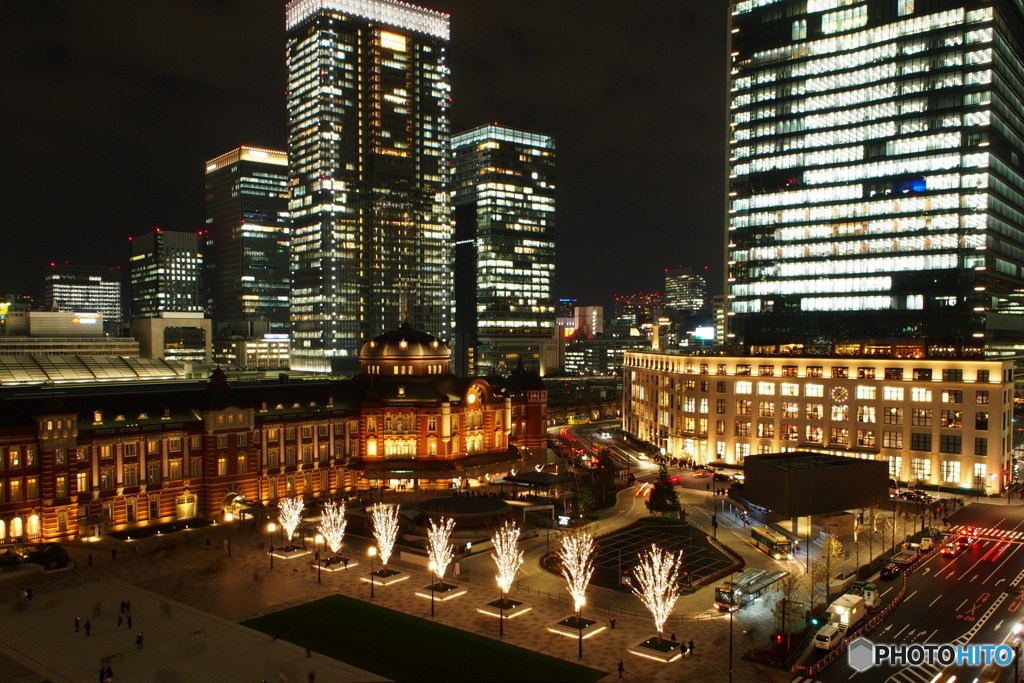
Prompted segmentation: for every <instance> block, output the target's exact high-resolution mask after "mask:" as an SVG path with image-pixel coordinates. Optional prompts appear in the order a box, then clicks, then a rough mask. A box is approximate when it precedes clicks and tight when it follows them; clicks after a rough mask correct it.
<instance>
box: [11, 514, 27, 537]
mask: <svg viewBox="0 0 1024 683" xmlns="http://www.w3.org/2000/svg"><path fill="white" fill-rule="evenodd" d="M24 534H25V531H24V529H22V523H21V517H15V518H14V519H12V520H11V539H12V540H14V539H18V538H21V537H22V536H23V535H24Z"/></svg>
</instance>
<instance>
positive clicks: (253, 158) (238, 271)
mask: <svg viewBox="0 0 1024 683" xmlns="http://www.w3.org/2000/svg"><path fill="white" fill-rule="evenodd" d="M288 233H289V228H288V155H287V154H285V153H284V152H279V151H275V150H270V149H257V148H255V147H244V146H243V147H238V148H237V149H233V150H231V151H230V152H227V153H225V154H222V155H220V156H218V157H217V158H215V159H211V160H210V161H208V162H206V230H205V231H204V233H203V237H204V242H205V244H204V255H205V257H206V283H207V287H208V290H209V296H210V317H212V318H213V321H214V324H215V325H216V327H217V329H218V330H219V331H220V332H222V333H227V334H241V335H245V336H251V335H256V336H258V335H260V334H265V333H267V332H269V331H284V330H285V329H286V327H287V324H288V293H289V283H290V278H289V273H288Z"/></svg>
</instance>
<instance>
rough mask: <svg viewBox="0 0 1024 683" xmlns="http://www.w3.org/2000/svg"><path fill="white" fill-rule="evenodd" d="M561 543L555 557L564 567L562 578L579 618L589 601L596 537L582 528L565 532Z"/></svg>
mask: <svg viewBox="0 0 1024 683" xmlns="http://www.w3.org/2000/svg"><path fill="white" fill-rule="evenodd" d="M560 541H561V544H560V545H559V547H558V549H557V550H556V551H555V556H556V557H558V561H559V563H560V564H561V565H562V576H564V577H565V584H566V587H567V588H568V590H569V595H571V596H572V604H573V610H575V611H576V614H577V618H579V613H580V610H582V609H583V605H584V604H585V603H586V600H587V586H588V585H589V584H590V577H591V575H593V573H594V551H595V550H597V546H596V545H595V543H594V537H593V536H591V535H590V533H589V532H588V531H586V530H585V529H583V528H582V527H576V528H573V529H569V530H567V531H565V532H563V533H562V534H561V537H560Z"/></svg>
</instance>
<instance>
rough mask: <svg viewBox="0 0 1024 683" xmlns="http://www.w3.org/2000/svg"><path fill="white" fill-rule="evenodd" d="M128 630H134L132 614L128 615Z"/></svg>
mask: <svg viewBox="0 0 1024 683" xmlns="http://www.w3.org/2000/svg"><path fill="white" fill-rule="evenodd" d="M128 630H129V631H131V630H132V615H131V614H129V615H128Z"/></svg>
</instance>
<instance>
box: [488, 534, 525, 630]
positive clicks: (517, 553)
mask: <svg viewBox="0 0 1024 683" xmlns="http://www.w3.org/2000/svg"><path fill="white" fill-rule="evenodd" d="M491 543H492V544H493V545H494V552H493V553H491V558H492V559H493V560H494V564H496V565H497V567H498V572H497V579H498V587H499V588H500V589H501V599H500V600H499V604H498V606H499V609H500V612H499V614H498V634H499V635H502V636H503V635H505V608H506V607H510V606H511V605H508V602H509V600H508V599H507V598H506V597H505V596H506V595H507V594H508V591H509V589H510V588H512V581H513V580H515V578H516V572H518V571H519V567H521V566H522V565H523V551H522V550H520V549H519V527H518V526H516V525H515V524H514V523H512V522H505V523H504V524H502V525H501V527H500V528H499V529H498V531H497V532H496V533H495V534H494V536H492V537H491Z"/></svg>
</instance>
